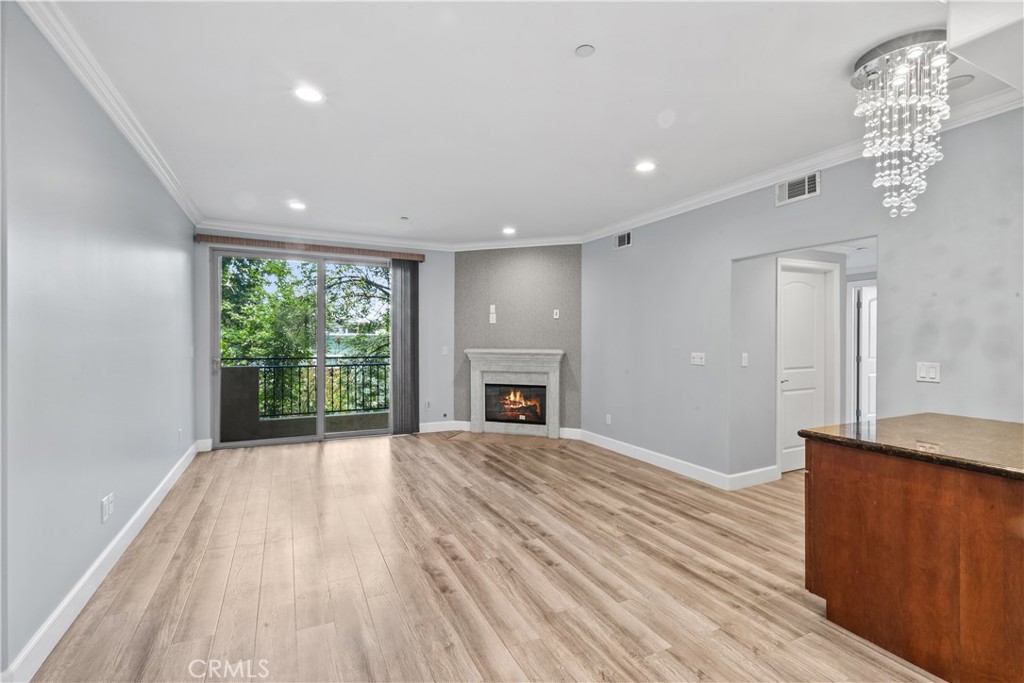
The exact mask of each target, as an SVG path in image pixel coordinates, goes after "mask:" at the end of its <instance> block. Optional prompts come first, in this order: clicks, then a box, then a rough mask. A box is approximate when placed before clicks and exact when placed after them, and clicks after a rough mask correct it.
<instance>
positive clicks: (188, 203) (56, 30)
mask: <svg viewBox="0 0 1024 683" xmlns="http://www.w3.org/2000/svg"><path fill="white" fill-rule="evenodd" d="M18 5H19V6H20V7H21V9H22V10H24V12H25V14H27V15H28V18H29V19H31V20H32V23H33V24H35V25H36V28H38V29H39V31H40V33H42V34H43V36H45V37H46V40H47V41H49V43H50V45H52V46H53V48H54V49H55V50H56V51H57V54H59V55H60V57H61V59H63V60H64V63H65V64H67V65H68V68H69V69H71V73H73V74H74V75H75V76H76V77H77V78H78V80H79V81H81V83H82V85H84V86H85V89H86V90H88V91H89V93H90V94H91V95H92V96H93V97H94V98H95V99H96V101H97V102H98V103H99V105H100V106H101V107H102V108H103V110H104V111H105V112H107V115H108V116H109V117H110V119H111V120H112V121H113V122H114V125H116V126H117V127H118V128H119V129H120V130H121V132H122V133H123V134H124V136H125V137H126V138H127V139H128V142H130V143H131V145H132V147H134V148H135V151H137V152H138V153H139V156H141V157H142V160H143V161H145V162H146V164H147V165H148V166H149V167H150V168H151V169H152V170H153V173H155V174H156V177H157V178H159V179H160V182H161V183H163V185H164V187H166V188H167V192H169V193H170V195H171V197H173V198H174V201H176V202H177V203H178V206H180V207H181V210H182V211H184V212H185V215H186V216H188V217H189V218H190V219H191V220H192V222H193V223H198V222H199V221H200V220H202V214H200V213H199V209H198V207H196V205H195V203H194V202H193V201H192V198H191V197H189V195H188V193H187V192H186V191H185V187H184V185H182V183H181V181H180V180H178V177H177V176H176V175H175V174H174V171H173V170H171V167H170V165H169V164H168V163H167V160H166V159H165V158H164V155H163V154H161V153H160V150H159V148H157V146H156V143H155V142H153V139H152V138H151V137H149V134H148V133H146V131H145V129H144V128H143V127H142V124H141V123H140V122H139V120H138V118H136V116H135V114H134V113H133V112H132V110H131V108H130V107H129V106H128V103H127V102H126V101H125V100H124V98H123V97H121V93H120V92H118V90H117V88H116V87H115V86H114V83H113V81H111V80H110V78H109V77H108V76H107V74H106V72H105V71H104V70H103V69H102V67H100V65H99V62H97V61H96V58H95V57H94V56H93V54H92V51H91V50H89V47H88V45H86V43H85V41H84V40H83V39H82V36H81V35H80V34H79V33H78V30H77V29H75V26H74V24H73V23H72V22H71V20H70V19H69V18H68V16H67V14H65V12H64V10H63V9H62V8H61V7H60V3H56V2H27V1H25V0H21V1H20V2H18Z"/></svg>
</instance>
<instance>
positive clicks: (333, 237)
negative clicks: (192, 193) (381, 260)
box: [196, 218, 582, 251]
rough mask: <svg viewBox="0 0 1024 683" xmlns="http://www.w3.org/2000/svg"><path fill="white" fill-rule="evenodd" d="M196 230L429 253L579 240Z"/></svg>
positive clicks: (275, 228)
mask: <svg viewBox="0 0 1024 683" xmlns="http://www.w3.org/2000/svg"><path fill="white" fill-rule="evenodd" d="M196 227H197V228H199V229H200V230H209V231H211V232H213V233H215V234H216V233H232V234H243V235H260V236H266V237H278V238H281V239H293V240H295V239H306V240H320V241H329V242H341V243H343V244H344V245H345V246H364V247H397V248H405V249H429V250H432V251H478V250H481V249H516V248H519V247H551V246H559V245H563V244H580V243H581V242H582V240H581V238H580V237H574V236H571V235H569V236H565V237H545V238H541V239H518V238H517V239H501V240H495V241H489V240H481V241H478V242H455V243H453V242H433V241H429V240H413V239H404V238H397V237H369V236H367V235H362V234H359V233H357V232H338V231H334V230H311V229H308V228H289V227H288V226H285V225H267V224H264V223H245V222H241V221H226V220H219V219H213V218H204V219H202V220H200V221H199V222H198V223H196ZM348 229H351V228H348Z"/></svg>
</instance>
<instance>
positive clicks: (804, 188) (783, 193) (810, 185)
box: [775, 171, 821, 206]
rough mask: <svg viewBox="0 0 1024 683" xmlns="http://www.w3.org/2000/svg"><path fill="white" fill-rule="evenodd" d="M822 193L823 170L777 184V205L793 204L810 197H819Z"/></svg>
mask: <svg viewBox="0 0 1024 683" xmlns="http://www.w3.org/2000/svg"><path fill="white" fill-rule="evenodd" d="M819 194H821V171H815V172H814V173H812V174H810V175H807V176H803V177H801V178H796V179H794V180H787V181H785V182H782V183H779V184H778V185H776V186H775V206H782V205H783V204H792V203H793V202H798V201H800V200H801V199H807V198H808V197H817V196H818V195H819Z"/></svg>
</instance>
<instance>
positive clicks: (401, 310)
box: [391, 259, 420, 434]
mask: <svg viewBox="0 0 1024 683" xmlns="http://www.w3.org/2000/svg"><path fill="white" fill-rule="evenodd" d="M419 265H420V264H419V263H418V262H416V261H404V260H400V259H395V260H393V261H391V388H392V404H391V431H392V433H394V434H414V433H415V432H418V431H419V430H420V351H419V349H420V342H419V338H420V271H419Z"/></svg>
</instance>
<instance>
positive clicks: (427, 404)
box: [423, 401, 430, 410]
mask: <svg viewBox="0 0 1024 683" xmlns="http://www.w3.org/2000/svg"><path fill="white" fill-rule="evenodd" d="M423 407H424V408H426V409H427V410H430V401H427V402H426V404H425V405H424V406H423Z"/></svg>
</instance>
